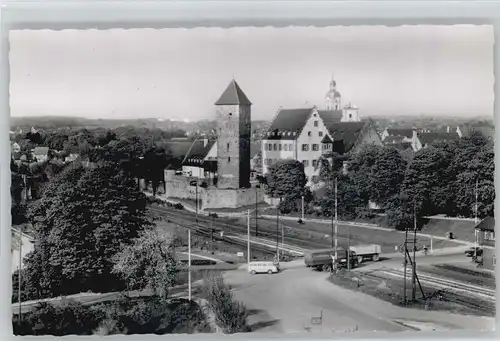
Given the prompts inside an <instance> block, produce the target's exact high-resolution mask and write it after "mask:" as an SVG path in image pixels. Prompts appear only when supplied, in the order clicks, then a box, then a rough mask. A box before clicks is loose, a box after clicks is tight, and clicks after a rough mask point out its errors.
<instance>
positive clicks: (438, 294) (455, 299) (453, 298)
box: [363, 272, 496, 316]
mask: <svg viewBox="0 0 500 341" xmlns="http://www.w3.org/2000/svg"><path fill="white" fill-rule="evenodd" d="M363 276H364V277H367V278H372V279H375V280H377V281H385V280H387V276H384V275H381V274H376V273H374V272H369V273H365V274H364V275H363ZM426 284H427V285H428V283H422V285H423V286H424V291H425V292H426V295H429V293H430V288H432V289H436V288H435V287H433V285H428V286H426ZM401 290H402V288H401ZM433 298H434V299H438V300H439V301H445V302H451V303H455V304H458V305H462V306H464V307H466V308H469V309H472V310H474V311H476V312H480V313H482V314H486V315H491V316H494V315H495V310H496V307H495V302H492V301H488V300H482V299H477V298H472V297H471V296H470V295H464V294H463V293H461V292H460V293H457V292H453V291H450V290H449V289H444V290H437V291H435V292H433Z"/></svg>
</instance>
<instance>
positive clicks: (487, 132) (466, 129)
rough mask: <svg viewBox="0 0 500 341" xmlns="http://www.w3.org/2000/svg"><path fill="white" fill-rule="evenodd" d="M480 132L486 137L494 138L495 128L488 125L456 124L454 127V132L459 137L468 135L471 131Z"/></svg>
mask: <svg viewBox="0 0 500 341" xmlns="http://www.w3.org/2000/svg"><path fill="white" fill-rule="evenodd" d="M475 132H476V133H480V134H481V135H483V136H484V137H485V138H487V139H491V140H494V139H495V129H494V128H492V127H490V126H465V125H461V126H458V127H457V129H456V133H457V134H458V135H459V136H460V137H469V136H471V135H472V134H473V133H475Z"/></svg>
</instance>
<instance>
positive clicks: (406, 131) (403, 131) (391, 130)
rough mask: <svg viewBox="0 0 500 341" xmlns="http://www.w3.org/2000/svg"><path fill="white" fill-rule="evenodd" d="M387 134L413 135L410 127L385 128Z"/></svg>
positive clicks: (409, 136) (408, 136)
mask: <svg viewBox="0 0 500 341" xmlns="http://www.w3.org/2000/svg"><path fill="white" fill-rule="evenodd" d="M387 133H388V134H389V136H406V137H407V138H411V137H412V136H413V129H412V128H387Z"/></svg>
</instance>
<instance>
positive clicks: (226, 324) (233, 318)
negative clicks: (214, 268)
mask: <svg viewBox="0 0 500 341" xmlns="http://www.w3.org/2000/svg"><path fill="white" fill-rule="evenodd" d="M204 289H205V292H206V294H207V301H208V307H209V308H210V310H212V312H213V313H214V315H215V321H216V323H217V325H218V326H219V327H220V328H222V330H223V332H224V333H226V334H232V333H244V332H249V331H250V328H249V326H248V324H247V317H248V311H247V309H246V307H245V306H244V305H243V304H242V303H241V302H238V301H236V300H235V299H234V298H233V294H232V293H231V290H230V288H229V286H228V285H227V284H226V283H224V280H223V278H222V276H220V275H215V276H211V277H207V278H205V279H204Z"/></svg>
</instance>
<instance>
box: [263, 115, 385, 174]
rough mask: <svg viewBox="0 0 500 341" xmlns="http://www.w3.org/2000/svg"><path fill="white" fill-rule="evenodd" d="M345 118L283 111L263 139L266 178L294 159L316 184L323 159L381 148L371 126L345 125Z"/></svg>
mask: <svg viewBox="0 0 500 341" xmlns="http://www.w3.org/2000/svg"><path fill="white" fill-rule="evenodd" d="M343 116H345V112H342V111H338V110H318V109H317V108H315V107H313V108H305V109H281V110H280V111H279V112H278V114H277V115H276V117H275V118H274V120H273V123H272V124H271V127H270V128H269V130H268V131H267V133H266V134H265V136H264V137H263V139H262V160H263V163H262V172H263V174H266V173H267V172H268V169H269V166H271V165H272V164H273V163H275V162H276V161H278V160H285V159H294V160H298V161H300V162H302V163H303V165H304V171H305V173H306V176H307V178H308V180H309V181H313V182H315V179H314V178H313V177H316V176H317V175H319V167H318V165H319V160H320V159H321V157H322V156H323V155H325V154H329V153H331V152H333V151H335V152H338V153H348V152H355V151H356V150H358V148H359V147H360V146H362V145H363V144H375V145H382V140H381V139H380V136H379V135H378V133H377V132H376V130H375V128H374V126H373V125H372V124H371V122H369V121H359V122H342V117H343Z"/></svg>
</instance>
